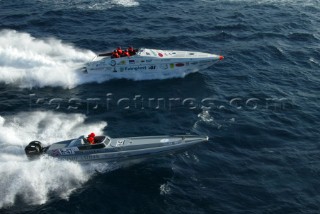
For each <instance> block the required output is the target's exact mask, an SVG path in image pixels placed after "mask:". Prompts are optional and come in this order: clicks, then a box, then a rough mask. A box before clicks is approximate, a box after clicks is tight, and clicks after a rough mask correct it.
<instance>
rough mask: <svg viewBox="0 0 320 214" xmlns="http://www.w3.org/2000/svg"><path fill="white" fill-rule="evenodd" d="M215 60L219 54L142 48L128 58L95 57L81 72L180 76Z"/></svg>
mask: <svg viewBox="0 0 320 214" xmlns="http://www.w3.org/2000/svg"><path fill="white" fill-rule="evenodd" d="M148 51H149V52H150V54H149V55H148ZM151 53H153V55H151ZM219 60H221V56H218V55H214V54H206V53H200V52H187V51H161V50H151V49H142V51H141V52H139V54H137V55H134V56H131V57H121V58H111V57H110V56H108V57H96V58H95V59H94V60H93V61H92V62H89V63H87V65H86V67H85V71H86V72H87V73H89V74H103V75H105V76H107V77H110V78H134V77H137V78H138V77H139V75H141V77H145V78H147V79H148V78H153V77H156V76H157V75H162V76H164V77H175V76H177V77H180V76H185V75H187V74H190V73H193V72H197V71H199V70H202V69H206V68H208V67H210V66H212V65H213V64H214V63H216V62H217V61H219Z"/></svg>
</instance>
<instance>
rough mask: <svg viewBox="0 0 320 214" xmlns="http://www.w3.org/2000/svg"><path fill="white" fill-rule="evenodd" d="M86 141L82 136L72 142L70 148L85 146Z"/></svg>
mask: <svg viewBox="0 0 320 214" xmlns="http://www.w3.org/2000/svg"><path fill="white" fill-rule="evenodd" d="M84 140H85V138H84V136H81V137H79V138H77V139H74V140H71V142H70V143H69V145H68V147H75V146H80V145H84V144H85V141H84Z"/></svg>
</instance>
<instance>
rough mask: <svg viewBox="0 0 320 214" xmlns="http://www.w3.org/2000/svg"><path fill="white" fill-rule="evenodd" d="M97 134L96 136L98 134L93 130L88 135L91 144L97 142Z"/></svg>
mask: <svg viewBox="0 0 320 214" xmlns="http://www.w3.org/2000/svg"><path fill="white" fill-rule="evenodd" d="M95 136H96V135H95V134H94V133H93V132H92V133H91V134H89V135H88V138H87V140H88V142H89V144H95V142H94V137H95Z"/></svg>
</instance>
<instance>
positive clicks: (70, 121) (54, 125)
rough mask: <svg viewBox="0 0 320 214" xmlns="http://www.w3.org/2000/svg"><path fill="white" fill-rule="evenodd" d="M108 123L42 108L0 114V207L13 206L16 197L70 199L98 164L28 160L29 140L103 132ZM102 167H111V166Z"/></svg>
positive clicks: (46, 140)
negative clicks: (52, 196) (8, 114)
mask: <svg viewBox="0 0 320 214" xmlns="http://www.w3.org/2000/svg"><path fill="white" fill-rule="evenodd" d="M106 125H107V124H106V122H96V123H93V124H92V123H91V124H86V117H85V116H84V115H82V114H63V113H54V112H40V111H39V112H25V113H20V114H18V115H15V116H5V117H1V116H0V147H1V150H0V177H1V179H0V209H1V208H3V207H6V206H11V205H14V203H15V201H16V199H17V197H19V198H20V199H22V200H23V201H25V202H26V203H28V204H43V203H45V202H46V201H47V200H48V197H49V196H50V195H51V194H53V195H55V196H58V197H61V198H66V199H67V198H68V197H69V196H70V194H71V193H72V191H73V190H74V189H76V188H79V187H81V185H82V184H83V183H84V182H86V181H87V180H88V179H89V178H90V177H91V176H92V175H93V174H94V172H95V166H82V165H80V164H78V163H73V162H68V161H60V160H57V159H53V158H50V157H42V158H41V159H39V160H35V161H29V160H28V159H27V158H26V156H25V154H24V147H25V146H26V145H27V144H28V143H29V141H32V140H40V141H41V142H42V143H43V144H44V145H48V144H51V143H53V142H55V141H61V140H65V139H70V138H76V137H78V136H80V135H86V134H89V133H90V132H95V133H96V134H102V130H103V128H104V127H105V126H106ZM101 169H102V170H104V171H106V170H108V165H107V164H104V165H103V166H100V170H101Z"/></svg>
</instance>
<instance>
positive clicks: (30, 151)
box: [24, 141, 43, 160]
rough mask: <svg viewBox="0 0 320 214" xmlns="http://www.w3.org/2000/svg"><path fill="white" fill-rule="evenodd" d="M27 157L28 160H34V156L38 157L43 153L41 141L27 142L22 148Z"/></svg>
mask: <svg viewBox="0 0 320 214" xmlns="http://www.w3.org/2000/svg"><path fill="white" fill-rule="evenodd" d="M24 151H25V153H26V155H27V157H28V158H29V160H34V159H36V158H39V157H40V155H41V154H42V153H43V147H42V145H41V142H39V141H32V142H30V143H29V145H28V146H26V148H25V149H24Z"/></svg>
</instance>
